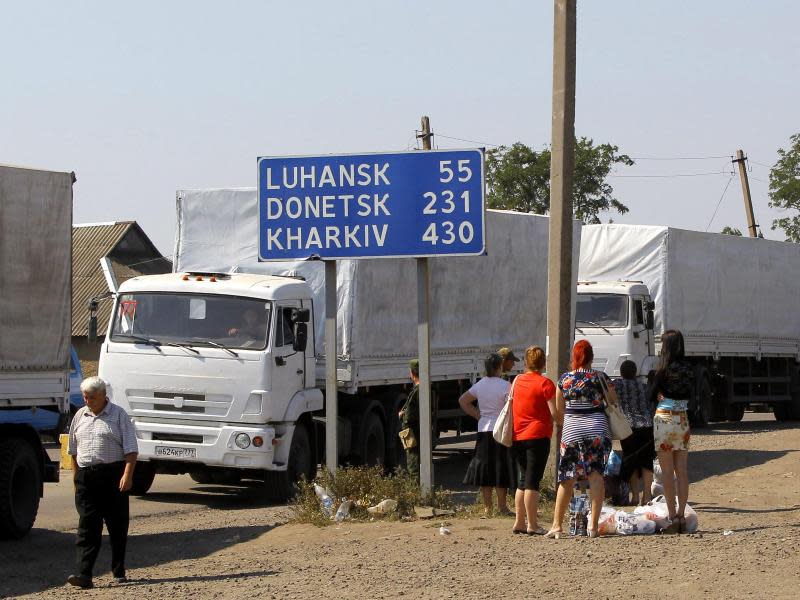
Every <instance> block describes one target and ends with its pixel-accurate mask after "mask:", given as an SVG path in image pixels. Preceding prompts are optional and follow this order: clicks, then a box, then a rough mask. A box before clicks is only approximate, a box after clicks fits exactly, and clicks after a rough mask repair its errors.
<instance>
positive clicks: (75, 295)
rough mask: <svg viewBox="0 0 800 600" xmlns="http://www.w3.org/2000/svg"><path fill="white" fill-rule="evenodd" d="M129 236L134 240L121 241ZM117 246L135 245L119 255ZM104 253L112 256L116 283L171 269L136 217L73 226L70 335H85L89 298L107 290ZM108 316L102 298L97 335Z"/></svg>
mask: <svg viewBox="0 0 800 600" xmlns="http://www.w3.org/2000/svg"><path fill="white" fill-rule="evenodd" d="M131 237H133V238H134V239H133V240H132V241H133V242H135V243H127V244H121V242H123V240H125V241H126V242H128V241H131ZM120 246H128V247H136V249H134V250H132V251H131V250H127V251H125V252H124V256H119V254H120V253H121V252H122V250H121V248H120ZM105 256H108V257H109V258H110V259H111V264H112V269H113V271H114V275H115V276H116V278H117V283H118V284H121V283H122V282H123V281H127V280H128V279H130V278H131V277H136V276H138V275H143V274H150V273H154V272H156V273H164V272H169V271H170V270H171V268H170V263H169V261H168V260H167V259H165V258H164V257H163V256H162V255H161V253H160V252H158V250H157V249H156V247H155V246H154V245H153V243H152V242H151V241H150V239H149V238H148V237H147V236H146V235H145V233H144V231H142V228H141V227H139V225H138V224H137V223H136V222H135V221H119V222H115V223H108V224H105V223H104V224H90V225H80V226H75V227H73V229H72V335H75V336H85V335H87V333H88V329H89V311H88V303H89V300H90V299H91V298H93V297H95V296H98V295H100V294H102V293H103V292H107V291H108V284H107V283H106V278H105V276H104V275H103V270H102V268H101V267H100V259H101V258H103V257H105ZM128 265H130V266H128ZM145 265H146V266H145ZM137 267H138V268H137ZM110 316H111V302H110V301H105V302H101V303H100V306H99V310H98V311H97V325H98V327H97V330H98V331H97V333H98V335H105V334H106V330H107V327H108V320H109V317H110Z"/></svg>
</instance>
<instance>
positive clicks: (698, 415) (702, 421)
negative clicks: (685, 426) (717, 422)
mask: <svg viewBox="0 0 800 600" xmlns="http://www.w3.org/2000/svg"><path fill="white" fill-rule="evenodd" d="M696 393H697V397H696V399H697V402H696V403H695V409H694V411H693V412H692V414H691V416H690V421H691V424H692V427H697V428H704V427H708V422H709V421H710V420H711V406H712V403H713V401H714V396H713V394H712V393H711V383H709V381H708V377H706V376H705V375H704V374H703V375H701V378H700V383H699V385H698V386H697V392H696Z"/></svg>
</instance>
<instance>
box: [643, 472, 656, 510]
mask: <svg viewBox="0 0 800 600" xmlns="http://www.w3.org/2000/svg"><path fill="white" fill-rule="evenodd" d="M652 489H653V472H652V471H649V470H647V469H642V504H647V503H648V502H650V500H652V499H653V493H652Z"/></svg>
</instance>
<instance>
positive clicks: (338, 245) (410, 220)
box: [258, 150, 485, 260]
mask: <svg viewBox="0 0 800 600" xmlns="http://www.w3.org/2000/svg"><path fill="white" fill-rule="evenodd" d="M484 179H485V175H484V164H483V151H482V150H430V151H420V152H397V153H386V154H354V155H329V156H301V157H274V158H273V157H265V158H259V159H258V207H259V260H296V259H304V258H309V257H312V256H317V257H319V258H322V259H339V258H387V257H401V256H410V257H414V256H442V255H446V256H467V255H476V254H483V253H484V252H485V246H484Z"/></svg>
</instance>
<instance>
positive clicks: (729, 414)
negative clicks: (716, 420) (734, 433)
mask: <svg viewBox="0 0 800 600" xmlns="http://www.w3.org/2000/svg"><path fill="white" fill-rule="evenodd" d="M725 418H726V419H727V420H728V421H732V422H734V423H738V422H739V421H741V420H742V419H743V418H744V404H742V403H739V404H729V405H728V406H726V407H725Z"/></svg>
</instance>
